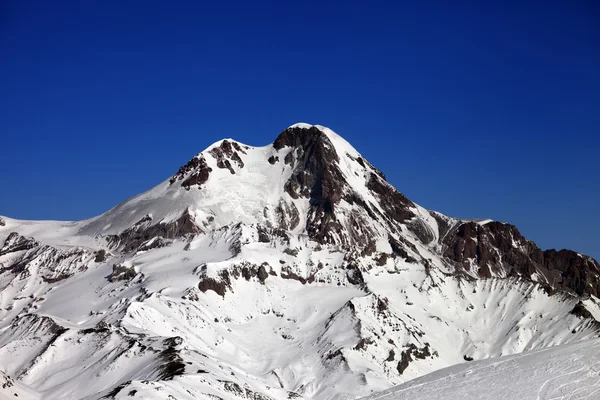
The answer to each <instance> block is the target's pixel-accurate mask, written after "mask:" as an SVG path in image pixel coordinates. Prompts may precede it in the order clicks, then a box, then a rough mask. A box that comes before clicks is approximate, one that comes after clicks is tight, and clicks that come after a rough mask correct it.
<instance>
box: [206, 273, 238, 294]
mask: <svg viewBox="0 0 600 400" xmlns="http://www.w3.org/2000/svg"><path fill="white" fill-rule="evenodd" d="M219 278H220V279H218V280H217V279H215V278H208V277H203V278H202V279H201V280H200V283H198V289H200V291H201V292H202V293H206V291H207V290H212V291H213V292H215V293H217V294H218V295H219V296H222V297H224V296H225V292H226V291H227V288H231V279H230V278H229V271H227V270H223V271H221V272H220V273H219Z"/></svg>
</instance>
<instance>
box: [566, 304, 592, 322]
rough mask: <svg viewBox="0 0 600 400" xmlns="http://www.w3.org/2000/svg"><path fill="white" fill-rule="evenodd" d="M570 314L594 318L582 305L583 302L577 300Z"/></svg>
mask: <svg viewBox="0 0 600 400" xmlns="http://www.w3.org/2000/svg"><path fill="white" fill-rule="evenodd" d="M571 314H573V315H576V316H578V317H580V318H591V319H594V316H593V315H592V313H591V312H589V311H588V309H587V308H585V306H584V305H583V303H582V302H581V301H580V302H578V303H577V304H575V307H573V309H572V310H571Z"/></svg>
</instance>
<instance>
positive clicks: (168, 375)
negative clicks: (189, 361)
mask: <svg viewBox="0 0 600 400" xmlns="http://www.w3.org/2000/svg"><path fill="white" fill-rule="evenodd" d="M158 358H159V359H160V360H161V361H162V362H163V364H162V365H161V366H160V367H159V369H158V373H159V379H161V380H165V381H169V380H172V379H173V378H174V377H176V376H177V375H183V373H184V372H185V363H184V362H183V359H182V358H181V356H180V355H179V353H178V351H177V349H175V348H174V347H167V348H166V349H165V350H163V351H162V352H161V353H160V355H159V356H158Z"/></svg>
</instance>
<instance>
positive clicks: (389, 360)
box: [385, 349, 406, 372]
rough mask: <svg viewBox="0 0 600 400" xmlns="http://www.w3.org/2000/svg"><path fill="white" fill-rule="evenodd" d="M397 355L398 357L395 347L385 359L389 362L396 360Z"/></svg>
mask: <svg viewBox="0 0 600 400" xmlns="http://www.w3.org/2000/svg"><path fill="white" fill-rule="evenodd" d="M395 357H396V352H395V351H394V349H391V350H390V353H389V354H388V357H387V358H386V359H385V361H388V362H391V361H394V359H395ZM404 369H406V368H404ZM402 371H403V372H404V370H402Z"/></svg>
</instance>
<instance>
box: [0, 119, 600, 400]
mask: <svg viewBox="0 0 600 400" xmlns="http://www.w3.org/2000/svg"><path fill="white" fill-rule="evenodd" d="M599 276H600V266H599V265H598V263H597V262H596V261H595V260H593V259H591V258H589V257H587V256H583V255H580V254H577V253H575V252H572V251H568V250H561V251H558V252H557V251H554V250H548V251H542V250H540V249H539V248H538V247H537V246H536V245H535V243H533V242H531V241H528V240H527V239H526V238H524V237H523V236H522V235H521V234H520V233H519V231H518V230H517V228H516V227H514V226H512V225H509V224H505V223H501V222H496V221H489V220H484V221H469V220H459V219H456V218H452V217H448V216H445V215H442V214H440V213H437V212H434V211H429V210H425V209H424V208H422V207H420V206H418V205H417V204H415V203H413V202H411V201H410V200H408V199H407V198H406V197H405V196H403V195H402V194H401V193H400V192H398V191H397V190H396V189H395V188H393V187H392V186H391V185H390V184H389V183H388V182H386V179H385V176H384V175H383V173H382V172H381V171H379V170H378V169H377V168H375V167H374V166H373V165H371V164H370V163H369V162H368V161H367V160H365V159H364V158H363V157H362V156H361V155H360V154H359V153H358V152H357V151H356V150H355V149H354V148H353V147H352V146H351V145H350V144H349V143H348V142H346V141H345V140H344V139H343V138H341V137H340V136H339V135H337V134H336V133H334V132H333V131H331V130H330V129H328V128H325V127H323V126H318V125H314V126H313V125H308V124H296V125H293V126H291V127H289V128H288V129H285V130H284V131H283V132H281V133H280V134H279V136H278V137H277V138H276V139H275V141H274V142H273V144H270V145H267V146H263V147H252V146H247V145H244V144H241V143H238V142H236V141H234V140H231V139H226V140H222V141H219V142H217V143H215V144H213V145H211V146H209V147H208V148H207V149H206V150H204V151H203V152H201V153H199V154H198V155H196V156H195V157H193V158H192V159H191V160H190V161H189V162H188V163H186V164H185V165H183V166H182V167H181V168H179V170H178V171H176V172H175V174H174V175H172V176H171V177H169V178H168V179H166V180H165V181H164V182H162V183H161V184H159V185H158V186H156V187H154V188H152V189H150V190H149V191H147V192H145V193H142V194H140V195H138V196H136V197H133V198H131V199H129V200H126V201H125V202H123V203H121V204H119V205H117V206H116V207H114V208H113V209H111V210H109V211H108V212H106V213H104V214H102V215H100V216H98V217H96V218H92V219H90V220H86V221H79V222H54V221H18V220H14V219H11V218H8V217H6V218H4V217H3V218H0V360H2V362H0V382H3V383H2V384H3V385H4V384H5V385H7V387H10V390H11V391H12V392H10V393H9V395H10V396H11V398H13V397H14V396H13V395H14V394H18V395H19V397H20V398H89V399H96V398H127V399H129V398H136V397H137V398H148V399H153V398H157V399H158V398H160V399H164V398H177V399H196V398H207V399H216V398H221V399H227V400H233V399H248V398H251V399H255V400H256V399H258V400H268V399H290V398H305V399H348V398H357V397H360V396H365V395H368V394H370V393H372V392H375V391H379V390H384V389H387V388H389V387H390V386H391V385H396V384H400V383H402V382H405V381H407V380H410V379H413V378H416V377H419V376H421V375H424V374H426V373H429V372H431V371H434V370H437V369H440V368H443V367H447V366H449V365H453V364H457V363H463V362H466V361H467V360H484V359H488V358H491V357H499V356H503V355H507V354H515V353H519V352H522V351H528V350H535V349H540V348H545V347H548V346H554V345H561V344H565V343H573V342H577V341H581V340H587V339H592V338H596V337H598V335H599V334H600V322H598V321H600V300H598V298H597V295H598V292H599V289H600V286H599V284H598V282H599ZM9 385H10V386H9ZM2 395H3V392H0V397H1V396H2Z"/></svg>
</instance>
